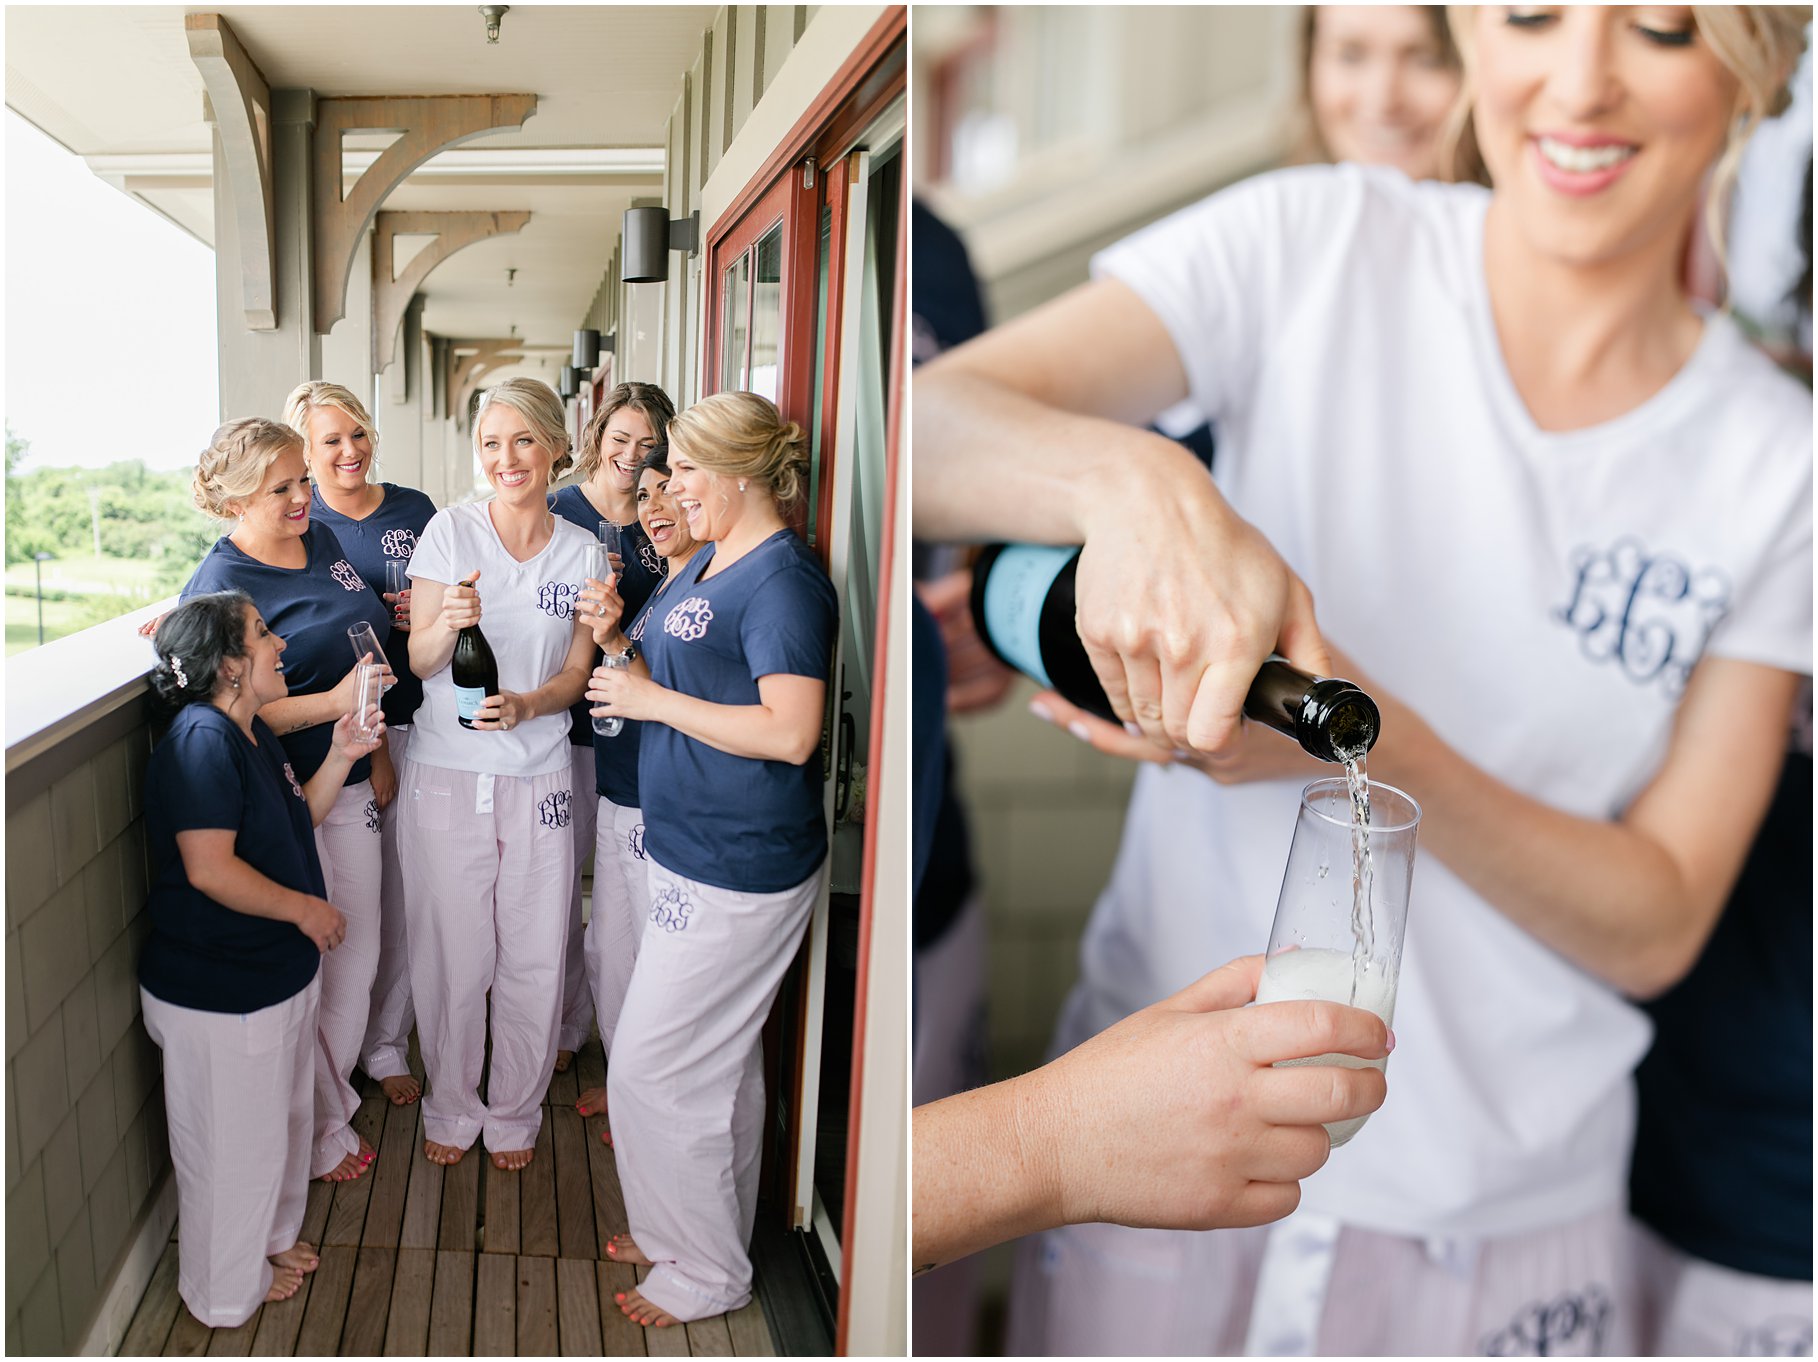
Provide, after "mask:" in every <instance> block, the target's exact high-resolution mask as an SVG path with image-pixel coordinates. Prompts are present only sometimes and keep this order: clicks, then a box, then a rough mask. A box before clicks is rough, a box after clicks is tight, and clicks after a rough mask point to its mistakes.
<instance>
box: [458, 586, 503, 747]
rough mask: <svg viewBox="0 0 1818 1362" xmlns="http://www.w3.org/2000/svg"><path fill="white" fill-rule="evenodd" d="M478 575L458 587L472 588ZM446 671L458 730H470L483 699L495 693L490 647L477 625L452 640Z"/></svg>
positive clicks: (494, 663)
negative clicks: (451, 678)
mask: <svg viewBox="0 0 1818 1362" xmlns="http://www.w3.org/2000/svg"><path fill="white" fill-rule="evenodd" d="M478 575H479V574H478V573H475V574H474V576H473V577H469V578H468V579H467V580H466V581H464V582H462V583H461V585H462V586H472V585H473V584H474V580H475V578H477V577H478ZM449 670H450V671H451V672H452V673H453V675H454V692H455V717H456V718H457V719H459V720H460V721H461V727H462V728H472V727H473V716H474V714H475V713H476V712H477V711H478V710H479V708H480V706H481V705H482V704H483V703H485V700H486V697H487V696H488V695H497V694H498V693H499V664H498V660H497V659H496V658H494V657H493V655H492V645H491V644H490V643H488V642H487V641H486V635H485V634H482V633H481V632H480V626H479V625H477V624H470V625H468V626H467V627H466V628H465V629H463V630H461V632H460V633H459V634H458V635H456V636H455V646H454V658H453V660H451V661H450V663H449Z"/></svg>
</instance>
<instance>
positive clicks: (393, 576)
mask: <svg viewBox="0 0 1818 1362" xmlns="http://www.w3.org/2000/svg"><path fill="white" fill-rule="evenodd" d="M409 568H410V564H408V563H407V562H405V561H404V560H403V559H402V558H387V559H386V560H385V590H386V593H387V594H388V595H392V596H401V595H403V594H404V593H405V592H406V591H408V590H410V572H409ZM400 604H401V603H400V602H398V601H393V602H392V603H391V622H392V625H393V627H394V628H405V627H407V626H404V625H400V624H399V623H398V611H399V608H400Z"/></svg>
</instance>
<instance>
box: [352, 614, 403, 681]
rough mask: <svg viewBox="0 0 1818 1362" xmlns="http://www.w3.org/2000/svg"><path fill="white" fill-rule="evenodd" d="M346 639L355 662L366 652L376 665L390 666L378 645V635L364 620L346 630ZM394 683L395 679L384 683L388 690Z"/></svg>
mask: <svg viewBox="0 0 1818 1362" xmlns="http://www.w3.org/2000/svg"><path fill="white" fill-rule="evenodd" d="M347 641H348V642H349V643H351V644H353V653H354V661H355V662H359V661H361V660H363V659H364V658H365V656H366V655H367V654H368V653H371V654H372V660H373V661H374V662H375V663H377V664H378V666H380V667H389V666H391V661H390V659H388V658H387V657H386V656H385V650H384V649H383V648H381V647H380V646H379V636H378V635H377V634H376V633H374V632H373V628H372V626H371V625H370V624H367V623H366V622H365V621H361V622H360V623H359V624H356V625H354V626H353V627H352V628H351V629H349V630H348V631H347ZM381 675H383V673H381ZM396 684H397V683H396V682H395V681H393V682H388V683H387V684H386V689H387V690H389V689H391V687H392V686H393V685H396Z"/></svg>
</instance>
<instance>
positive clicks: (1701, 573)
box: [1553, 538, 1730, 696]
mask: <svg viewBox="0 0 1818 1362" xmlns="http://www.w3.org/2000/svg"><path fill="white" fill-rule="evenodd" d="M1572 575H1573V582H1572V596H1571V599H1570V600H1568V601H1567V602H1566V603H1565V604H1564V605H1562V606H1559V607H1557V608H1556V609H1555V610H1554V611H1553V618H1554V619H1556V620H1558V621H1559V622H1560V623H1561V624H1564V625H1565V626H1566V627H1567V628H1569V629H1572V630H1574V631H1576V632H1577V634H1578V640H1579V641H1578V646H1579V649H1580V651H1582V652H1583V653H1584V655H1585V656H1586V657H1588V658H1590V659H1591V661H1593V662H1609V663H1613V664H1614V665H1615V666H1617V667H1619V668H1620V669H1621V670H1622V674H1623V675H1624V676H1626V677H1628V678H1629V680H1631V681H1633V682H1635V683H1636V684H1637V685H1643V686H1645V685H1648V684H1650V683H1652V682H1654V681H1659V683H1660V685H1661V688H1662V689H1663V690H1664V691H1665V692H1666V694H1668V695H1669V696H1676V695H1678V694H1679V693H1680V692H1681V691H1683V690H1684V689H1685V683H1686V678H1687V677H1689V676H1690V675H1691V674H1692V668H1693V667H1694V666H1695V665H1696V664H1697V662H1698V658H1699V655H1700V654H1702V653H1703V652H1704V645H1705V641H1706V640H1707V639H1709V638H1710V636H1711V630H1713V629H1715V628H1716V627H1717V622H1718V621H1719V620H1721V619H1722V618H1723V617H1724V615H1725V614H1726V613H1727V612H1728V610H1729V608H1730V583H1729V578H1728V577H1726V576H1725V575H1724V574H1723V573H1722V572H1720V571H1719V570H1718V569H1716V568H1698V569H1693V568H1690V567H1687V566H1686V564H1685V563H1683V562H1681V561H1680V560H1679V559H1677V558H1673V557H1671V556H1669V555H1667V554H1663V553H1649V552H1648V550H1647V548H1646V546H1645V545H1643V544H1642V543H1641V541H1640V540H1638V539H1630V538H1624V539H1619V540H1617V541H1616V542H1615V543H1614V544H1612V545H1611V546H1610V547H1609V548H1607V549H1593V548H1579V549H1578V550H1576V551H1575V552H1574V553H1573V554H1572Z"/></svg>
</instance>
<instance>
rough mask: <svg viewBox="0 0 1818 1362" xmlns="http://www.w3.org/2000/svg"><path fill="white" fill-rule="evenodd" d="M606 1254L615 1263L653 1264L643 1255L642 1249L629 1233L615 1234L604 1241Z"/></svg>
mask: <svg viewBox="0 0 1818 1362" xmlns="http://www.w3.org/2000/svg"><path fill="white" fill-rule="evenodd" d="M606 1256H607V1257H608V1258H610V1259H612V1261H613V1262H615V1263H631V1264H634V1265H635V1266H637V1267H651V1266H654V1265H653V1264H652V1263H651V1261H650V1259H648V1258H646V1257H645V1256H644V1250H643V1249H641V1248H639V1247H638V1241H637V1240H635V1239H633V1238H632V1237H631V1236H630V1235H629V1234H615V1235H613V1236H612V1238H610V1239H608V1240H607V1241H606Z"/></svg>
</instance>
